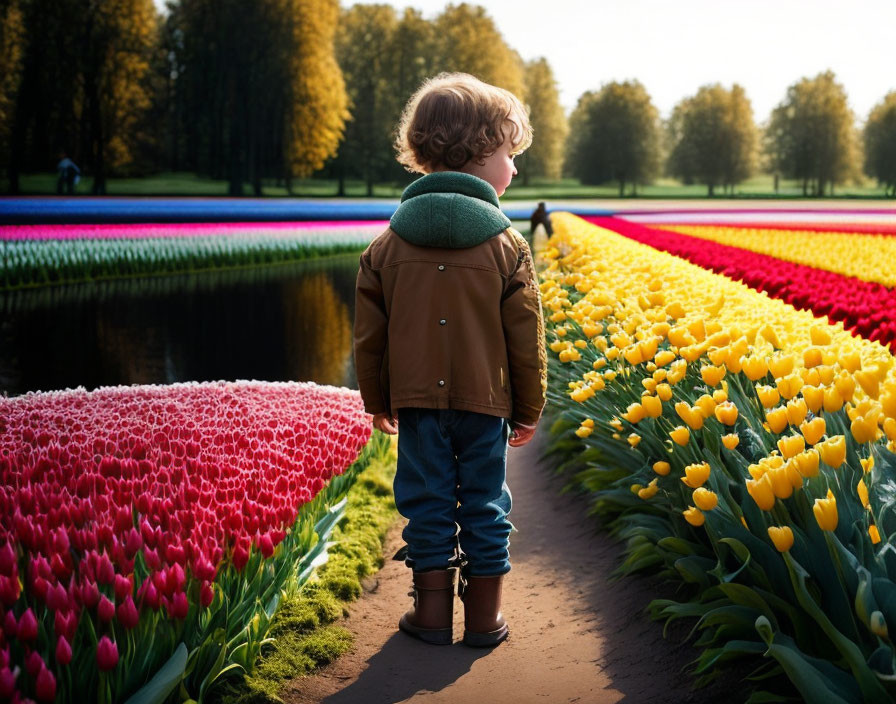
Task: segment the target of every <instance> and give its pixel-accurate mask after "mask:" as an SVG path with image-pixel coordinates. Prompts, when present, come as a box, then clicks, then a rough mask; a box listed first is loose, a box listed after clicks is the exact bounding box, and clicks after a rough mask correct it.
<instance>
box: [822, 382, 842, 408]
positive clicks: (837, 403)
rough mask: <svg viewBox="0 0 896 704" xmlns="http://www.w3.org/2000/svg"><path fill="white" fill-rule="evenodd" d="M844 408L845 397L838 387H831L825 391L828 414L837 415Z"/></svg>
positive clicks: (825, 404)
mask: <svg viewBox="0 0 896 704" xmlns="http://www.w3.org/2000/svg"><path fill="white" fill-rule="evenodd" d="M841 408H843V397H842V396H841V395H840V392H839V391H838V390H837V387H836V386H830V387H828V388H826V389H825V390H824V410H825V411H826V412H827V413H836V412H837V411H839V410H840V409H841Z"/></svg>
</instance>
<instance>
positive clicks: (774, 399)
mask: <svg viewBox="0 0 896 704" xmlns="http://www.w3.org/2000/svg"><path fill="white" fill-rule="evenodd" d="M756 395H757V396H759V402H760V403H761V404H762V405H763V406H764V407H765V408H774V407H775V406H777V405H778V401H780V400H781V394H779V393H778V390H777V389H776V388H774V387H772V386H765V385H760V386H757V387H756Z"/></svg>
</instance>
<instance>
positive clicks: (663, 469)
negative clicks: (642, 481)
mask: <svg viewBox="0 0 896 704" xmlns="http://www.w3.org/2000/svg"><path fill="white" fill-rule="evenodd" d="M653 471H654V472H656V473H657V474H659V475H660V476H661V477H665V476H666V475H668V474H669V472H670V471H672V465H670V464H669V463H668V462H663V461H659V462H654V463H653Z"/></svg>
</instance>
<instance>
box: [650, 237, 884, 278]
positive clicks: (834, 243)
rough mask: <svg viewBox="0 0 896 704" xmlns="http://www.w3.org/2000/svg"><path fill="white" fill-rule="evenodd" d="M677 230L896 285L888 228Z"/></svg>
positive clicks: (818, 267) (712, 240)
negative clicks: (868, 230) (885, 230)
mask: <svg viewBox="0 0 896 704" xmlns="http://www.w3.org/2000/svg"><path fill="white" fill-rule="evenodd" d="M664 227H665V228H666V229H668V230H672V231H673V232H680V233H682V234H685V235H690V236H691V237H698V238H700V239H703V240H708V241H710V242H718V243H719V244H727V245H732V246H736V247H740V248H741V249H746V250H748V251H750V252H757V253H759V254H767V255H768V256H771V257H775V258H776V259H781V260H782V261H786V262H793V263H794V264H802V265H804V266H810V267H814V268H816V269H824V270H826V271H833V272H836V273H838V274H843V275H844V276H849V277H852V278H856V279H859V280H861V281H870V282H874V283H879V284H883V285H884V286H896V239H894V238H893V237H892V236H891V235H889V234H883V233H880V234H879V233H873V234H872V233H858V232H840V231H837V230H835V229H834V228H833V227H832V228H831V230H829V231H823V230H791V229H776V228H773V227H768V226H766V227H762V228H753V227H742V226H740V225H690V224H673V225H666V226H664Z"/></svg>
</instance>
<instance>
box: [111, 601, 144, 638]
mask: <svg viewBox="0 0 896 704" xmlns="http://www.w3.org/2000/svg"><path fill="white" fill-rule="evenodd" d="M116 613H117V614H118V620H119V621H120V622H121V625H122V626H124V627H125V628H127V629H129V630H130V629H132V628H136V627H137V624H138V623H140V614H139V613H137V607H136V606H135V605H134V600H133V599H132V598H131V595H130V594H128V595H127V596H126V597H125V599H124V601H123V602H122V603H121V604H119V606H118V609H117V610H116Z"/></svg>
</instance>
